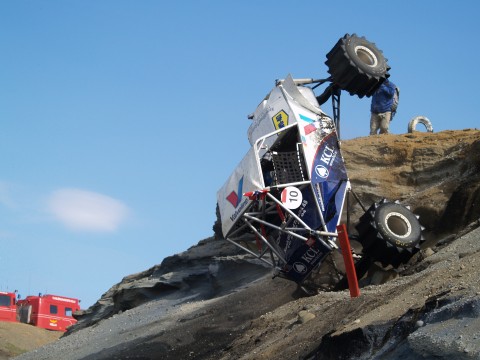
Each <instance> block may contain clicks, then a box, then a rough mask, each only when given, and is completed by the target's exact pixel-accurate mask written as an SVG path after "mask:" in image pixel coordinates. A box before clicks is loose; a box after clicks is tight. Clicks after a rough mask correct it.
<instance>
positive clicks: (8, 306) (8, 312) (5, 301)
mask: <svg viewBox="0 0 480 360" xmlns="http://www.w3.org/2000/svg"><path fill="white" fill-rule="evenodd" d="M16 300H17V299H16V293H12V292H4V291H0V321H13V322H15V321H17V305H16Z"/></svg>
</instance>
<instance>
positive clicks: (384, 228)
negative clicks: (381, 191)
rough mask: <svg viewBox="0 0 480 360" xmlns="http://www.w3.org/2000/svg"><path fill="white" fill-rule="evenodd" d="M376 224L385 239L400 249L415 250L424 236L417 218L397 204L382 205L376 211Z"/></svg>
mask: <svg viewBox="0 0 480 360" xmlns="http://www.w3.org/2000/svg"><path fill="white" fill-rule="evenodd" d="M375 224H376V227H377V231H378V233H379V234H380V235H381V236H382V237H383V239H384V240H386V241H388V242H390V243H391V244H392V245H395V246H398V247H399V248H403V249H409V248H414V247H415V246H416V245H417V244H418V243H419V241H420V238H421V236H422V226H421V225H420V222H419V221H418V219H417V217H416V216H415V215H414V214H413V213H412V212H411V211H410V210H408V209H407V208H406V207H404V206H402V205H400V204H397V203H384V204H381V205H380V206H379V207H378V208H377V209H376V211H375Z"/></svg>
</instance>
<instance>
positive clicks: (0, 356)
mask: <svg viewBox="0 0 480 360" xmlns="http://www.w3.org/2000/svg"><path fill="white" fill-rule="evenodd" d="M62 334H63V333H62V332H58V331H49V330H45V329H41V328H38V327H35V326H32V325H27V324H21V323H10V322H0V360H5V359H10V358H12V357H13V356H16V355H20V354H23V353H24V352H27V351H31V350H33V349H36V348H38V347H40V346H42V345H45V344H48V343H51V342H53V341H55V340H58V339H59V338H60V336H62Z"/></svg>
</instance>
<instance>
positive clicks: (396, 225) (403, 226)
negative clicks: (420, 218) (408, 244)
mask: <svg viewBox="0 0 480 360" xmlns="http://www.w3.org/2000/svg"><path fill="white" fill-rule="evenodd" d="M385 224H386V225H387V229H388V230H389V231H390V232H391V233H392V234H394V235H395V236H396V237H399V238H406V237H408V236H410V234H411V233H412V226H411V225H410V221H408V219H407V218H406V217H405V216H403V215H402V214H400V213H398V212H391V213H389V214H387V216H386V217H385Z"/></svg>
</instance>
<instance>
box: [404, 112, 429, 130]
mask: <svg viewBox="0 0 480 360" xmlns="http://www.w3.org/2000/svg"><path fill="white" fill-rule="evenodd" d="M418 124H422V125H423V126H425V129H426V130H427V131H428V132H433V126H432V123H431V121H430V120H428V119H427V118H426V117H425V116H415V117H414V118H412V119H411V120H410V121H409V123H408V132H409V133H413V132H414V131H417V130H416V127H417V125H418Z"/></svg>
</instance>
